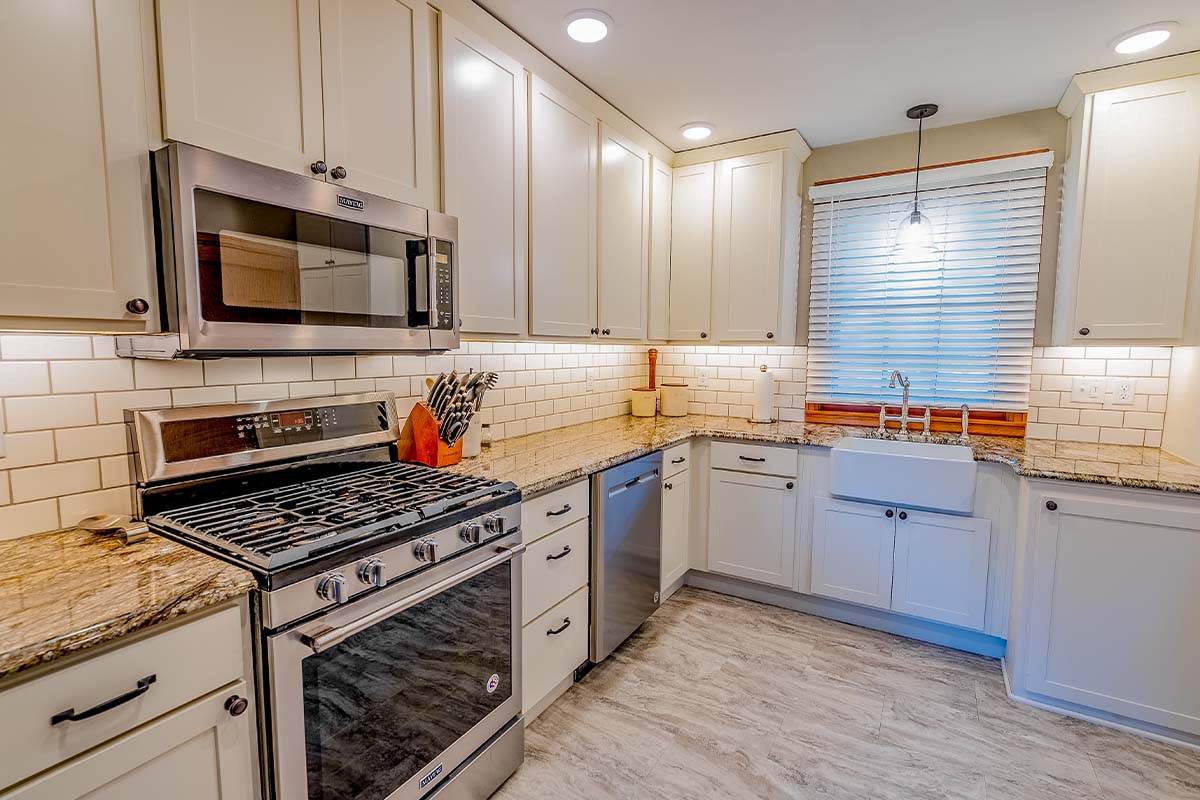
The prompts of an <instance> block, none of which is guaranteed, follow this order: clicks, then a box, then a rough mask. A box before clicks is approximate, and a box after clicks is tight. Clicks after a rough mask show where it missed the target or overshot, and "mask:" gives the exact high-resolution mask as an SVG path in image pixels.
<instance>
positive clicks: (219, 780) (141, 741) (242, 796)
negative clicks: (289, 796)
mask: <svg viewBox="0 0 1200 800" xmlns="http://www.w3.org/2000/svg"><path fill="white" fill-rule="evenodd" d="M246 692H247V690H246V684H245V683H243V682H241V681H238V682H237V683H235V684H232V685H231V686H229V687H228V688H227V689H225V690H223V691H220V692H214V693H213V694H210V695H208V697H205V698H203V699H201V700H197V701H196V702H194V703H191V704H189V705H186V706H184V707H183V708H181V709H179V710H178V711H174V712H172V713H170V714H167V715H166V716H164V717H160V718H159V719H158V720H156V721H155V722H151V723H149V724H147V725H145V726H144V727H141V728H138V729H137V730H135V731H133V732H132V733H129V734H126V735H125V736H122V737H120V738H118V739H113V740H112V742H111V743H110V744H107V745H102V746H100V747H98V748H96V749H94V750H90V751H88V752H87V753H85V754H84V755H81V756H79V757H77V758H74V759H72V760H70V761H67V762H66V763H64V764H62V765H60V766H58V767H55V768H53V769H51V770H49V771H47V772H44V773H42V774H41V775H40V776H38V777H36V778H34V779H33V780H31V781H29V782H27V783H25V784H22V785H21V786H20V788H18V789H14V790H11V791H9V792H7V793H5V794H4V795H0V797H2V798H3V800H77V799H78V800H82V799H83V798H87V800H128V798H133V797H147V798H149V797H170V798H172V800H252V798H253V797H254V796H255V794H256V792H255V785H254V773H253V771H252V767H251V763H250V759H251V758H253V757H254V756H255V755H256V754H257V752H258V750H257V748H256V747H255V746H254V737H253V730H252V723H253V717H254V714H253V713H252V712H244V713H242V714H241V715H240V716H236V717H234V716H231V715H230V714H229V712H228V711H227V710H226V709H225V702H226V700H227V699H228V698H230V697H231V696H233V695H239V696H241V697H245V696H246Z"/></svg>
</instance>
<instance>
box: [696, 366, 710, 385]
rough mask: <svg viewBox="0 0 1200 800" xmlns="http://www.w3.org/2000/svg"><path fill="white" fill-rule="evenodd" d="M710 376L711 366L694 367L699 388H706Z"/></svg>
mask: <svg viewBox="0 0 1200 800" xmlns="http://www.w3.org/2000/svg"><path fill="white" fill-rule="evenodd" d="M711 377H712V367H696V385H697V386H698V387H699V388H701V389H707V388H708V379H709V378H711Z"/></svg>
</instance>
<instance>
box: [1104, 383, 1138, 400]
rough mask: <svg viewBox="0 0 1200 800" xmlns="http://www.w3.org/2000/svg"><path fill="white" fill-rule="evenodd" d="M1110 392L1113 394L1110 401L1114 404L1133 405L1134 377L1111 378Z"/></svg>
mask: <svg viewBox="0 0 1200 800" xmlns="http://www.w3.org/2000/svg"><path fill="white" fill-rule="evenodd" d="M1108 393H1109V394H1111V395H1112V400H1111V401H1110V402H1111V403H1112V404H1113V405H1114V406H1131V405H1133V395H1134V387H1133V378H1109V379H1108Z"/></svg>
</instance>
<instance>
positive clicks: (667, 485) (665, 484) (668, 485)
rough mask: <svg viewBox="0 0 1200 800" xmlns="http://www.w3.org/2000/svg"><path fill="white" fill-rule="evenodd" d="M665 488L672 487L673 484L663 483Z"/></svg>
mask: <svg viewBox="0 0 1200 800" xmlns="http://www.w3.org/2000/svg"><path fill="white" fill-rule="evenodd" d="M663 488H664V489H670V488H671V484H669V483H664V484H663Z"/></svg>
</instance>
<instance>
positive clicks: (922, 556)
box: [892, 511, 992, 630]
mask: <svg viewBox="0 0 1200 800" xmlns="http://www.w3.org/2000/svg"><path fill="white" fill-rule="evenodd" d="M896 519H897V521H896V553H895V567H894V569H893V571H892V610H893V611H899V612H901V613H903V614H912V615H913V616H917V617H924V618H925V619H932V620H935V621H937V622H947V623H949V624H951V625H958V626H961V627H963V628H971V629H973V630H983V621H984V611H985V610H986V607H987V578H988V561H989V558H990V555H991V542H992V523H991V522H989V521H988V520H986V519H974V518H972V517H955V516H952V515H950V514H932V513H928V512H923V511H900V512H898V513H897V515H896Z"/></svg>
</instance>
